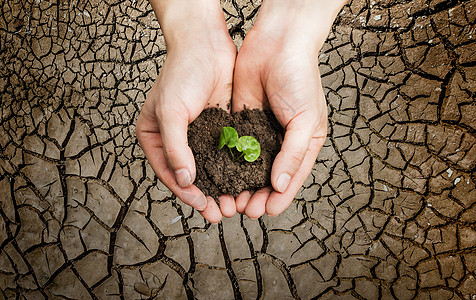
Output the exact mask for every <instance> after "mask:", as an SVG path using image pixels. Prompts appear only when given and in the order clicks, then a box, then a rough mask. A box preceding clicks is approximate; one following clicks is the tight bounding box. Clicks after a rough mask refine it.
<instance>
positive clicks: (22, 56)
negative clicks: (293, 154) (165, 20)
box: [0, 0, 476, 299]
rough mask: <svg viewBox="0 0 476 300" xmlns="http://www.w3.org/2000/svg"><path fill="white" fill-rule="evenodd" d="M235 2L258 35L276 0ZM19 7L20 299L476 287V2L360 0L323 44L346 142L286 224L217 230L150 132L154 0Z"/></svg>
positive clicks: (10, 237) (8, 188)
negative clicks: (186, 197)
mask: <svg viewBox="0 0 476 300" xmlns="http://www.w3.org/2000/svg"><path fill="white" fill-rule="evenodd" d="M223 4H224V7H225V14H226V18H227V21H228V23H229V24H230V32H232V34H233V37H234V40H235V42H236V43H237V45H240V44H241V41H242V39H243V36H244V34H245V33H246V32H247V31H248V30H249V29H250V27H251V24H252V22H253V20H254V18H255V16H256V12H257V10H258V7H259V4H260V2H259V1H251V0H249V1H244V0H243V1H236V0H233V1H229V0H227V1H224V3H223ZM0 7H1V17H0V59H1V60H0V90H1V94H0V95H1V104H0V109H1V114H0V116H1V119H0V124H1V125H0V197H1V205H0V288H1V290H2V291H3V293H4V295H5V296H6V297H7V298H12V299H13V298H17V299H25V298H26V299H42V298H47V297H48V298H51V299H56V298H58V299H73V298H74V299H90V298H92V299H118V298H122V299H140V298H158V299H185V298H190V299H192V298H197V299H233V298H236V299H241V298H243V299H254V298H260V299H292V298H294V299H310V298H316V299H474V297H475V296H473V294H476V277H475V275H476V271H475V270H476V224H475V219H476V204H475V203H476V189H475V182H476V177H475V161H476V145H475V139H476V131H475V130H476V105H475V99H474V97H475V92H476V85H475V80H476V70H475V68H476V63H475V62H476V61H475V59H476V54H475V47H476V44H475V36H476V30H475V25H474V24H475V18H476V3H475V1H461V0H446V1H445V0H435V1H433V0H431V1H430V0H427V1H425V0H417V1H407V0H386V1H377V0H375V1H364V0H356V1H352V3H351V4H350V5H349V6H347V7H345V8H344V10H343V13H342V14H341V15H340V16H339V18H338V20H337V21H336V23H335V26H334V28H333V30H332V33H331V34H330V35H329V38H328V40H327V42H326V44H325V46H324V48H323V49H322V51H321V53H320V54H319V55H320V61H321V65H320V68H321V72H322V77H323V85H324V86H325V92H326V95H327V99H328V106H329V112H330V115H329V119H330V122H329V136H328V140H327V142H326V144H325V146H324V148H323V150H322V151H321V153H320V154H319V158H318V161H317V162H316V165H315V167H314V169H313V171H312V174H311V175H310V177H309V178H308V180H307V181H306V183H305V185H304V188H303V189H302V191H301V192H300V193H299V194H298V195H297V197H296V200H295V201H294V202H293V203H292V205H291V206H290V207H289V209H288V210H287V211H286V212H284V213H283V214H282V215H280V216H278V217H276V218H272V219H271V218H268V217H263V218H260V219H259V220H257V221H251V220H249V219H248V218H247V217H243V216H240V215H236V216H235V217H233V218H231V219H225V220H223V222H222V223H221V224H218V225H210V224H207V223H206V222H204V220H203V218H202V217H201V216H200V215H199V214H197V213H196V212H193V211H192V210H191V209H190V208H189V207H186V206H184V205H182V204H181V203H180V202H179V201H177V200H176V199H175V197H174V196H173V195H172V194H171V193H170V192H169V191H168V190H167V189H166V188H165V187H164V186H163V185H162V184H161V183H160V182H158V181H157V179H156V178H155V177H154V174H153V172H152V170H151V168H150V167H149V165H148V163H147V161H146V160H145V158H144V155H143V153H142V152H141V149H140V147H139V145H138V143H137V140H136V138H135V136H134V124H135V120H136V118H137V116H138V113H139V109H140V107H141V105H142V103H143V102H144V99H145V95H146V92H147V91H148V89H149V88H150V87H151V85H152V83H153V82H154V80H155V78H156V77H157V73H158V72H159V71H160V68H161V65H162V63H163V60H164V57H165V45H164V40H163V36H162V35H161V32H160V30H159V26H158V23H157V21H156V19H155V16H154V14H153V12H152V10H151V8H150V6H149V5H148V3H147V1H144V0H132V1H123V2H121V1H116V0H106V1H97V0H80V1H76V0H73V1H70V2H68V1H55V0H53V1H51V2H49V1H46V0H34V1H25V0H12V1H3V2H2V4H1V6H0ZM0 294H2V293H1V292H0ZM0 298H2V296H0Z"/></svg>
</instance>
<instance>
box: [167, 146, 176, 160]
mask: <svg viewBox="0 0 476 300" xmlns="http://www.w3.org/2000/svg"><path fill="white" fill-rule="evenodd" d="M164 156H165V158H166V159H167V160H168V159H174V158H175V157H179V156H180V151H179V150H178V149H175V148H170V147H169V148H167V147H165V146H164Z"/></svg>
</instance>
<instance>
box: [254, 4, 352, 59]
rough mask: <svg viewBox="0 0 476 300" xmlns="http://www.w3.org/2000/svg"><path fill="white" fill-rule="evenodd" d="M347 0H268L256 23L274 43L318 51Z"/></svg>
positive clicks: (261, 9)
mask: <svg viewBox="0 0 476 300" xmlns="http://www.w3.org/2000/svg"><path fill="white" fill-rule="evenodd" d="M346 2H347V0H264V1H263V4H262V6H261V8H260V12H259V15H258V17H257V20H256V23H255V26H254V27H253V29H256V31H257V32H260V33H261V34H263V35H266V36H268V37H270V38H271V39H272V40H274V42H276V43H280V44H290V45H293V47H304V48H307V49H308V50H309V51H312V52H314V53H315V52H317V51H319V50H320V48H321V47H322V45H323V44H324V42H325V40H326V38H327V35H328V34H329V30H330V28H331V27H332V24H333V22H334V19H335V18H336V16H337V14H338V13H339V11H340V9H341V8H342V6H343V5H344V4H345V3H346Z"/></svg>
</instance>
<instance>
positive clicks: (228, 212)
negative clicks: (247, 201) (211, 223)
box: [218, 195, 236, 218]
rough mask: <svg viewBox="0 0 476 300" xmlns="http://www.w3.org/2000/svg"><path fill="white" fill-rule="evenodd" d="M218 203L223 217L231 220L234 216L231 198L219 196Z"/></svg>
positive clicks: (234, 211) (233, 202)
mask: <svg viewBox="0 0 476 300" xmlns="http://www.w3.org/2000/svg"><path fill="white" fill-rule="evenodd" d="M218 202H219V203H220V211H221V213H222V214H223V215H224V216H225V217H227V218H231V217H233V216H234V215H235V214H236V205H235V201H234V199H233V196H231V195H221V196H220V197H218Z"/></svg>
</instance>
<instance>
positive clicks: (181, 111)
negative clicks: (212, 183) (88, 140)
mask: <svg viewBox="0 0 476 300" xmlns="http://www.w3.org/2000/svg"><path fill="white" fill-rule="evenodd" d="M151 3H152V6H153V7H154V10H155V12H156V14H157V16H158V18H159V21H160V24H161V27H162V30H163V32H164V36H165V40H166V43H167V58H166V60H165V62H164V64H163V67H162V69H161V71H160V74H159V76H158V78H157V81H156V82H155V84H154V85H153V87H152V88H151V90H150V91H149V93H148V94H147V98H146V101H145V103H144V106H143V107H142V110H141V113H140V115H139V118H138V120H137V125H136V135H137V139H138V140H139V143H140V145H141V147H142V149H143V150H144V153H145V155H146V157H147V159H148V160H149V163H150V165H151V166H152V168H153V170H154V172H155V174H157V176H158V177H159V179H160V181H162V183H164V184H165V185H166V186H167V187H168V188H169V189H170V190H171V191H172V192H173V193H174V194H175V195H177V196H178V197H179V198H180V199H181V200H182V201H183V202H184V203H186V204H188V205H190V206H192V207H194V208H195V209H197V210H198V211H200V213H201V214H202V215H203V217H204V218H206V219H207V220H208V221H210V222H212V223H217V222H219V221H220V220H221V218H222V214H223V215H226V216H232V215H234V214H235V212H236V207H235V204H234V202H233V198H230V197H221V198H220V208H218V205H217V204H216V202H215V201H214V199H212V198H211V197H205V195H204V194H203V193H202V192H201V191H200V190H199V189H198V188H197V187H196V186H195V185H193V184H192V183H193V181H194V179H195V173H196V169H195V161H194V157H193V154H192V151H191V149H190V148H189V146H188V144H187V126H188V124H190V123H191V122H192V121H193V120H194V119H195V118H197V117H198V115H199V114H200V113H201V112H202V110H203V109H204V108H206V107H216V106H217V105H219V106H220V107H221V108H223V109H225V110H227V102H228V101H229V100H230V98H231V92H232V78H233V68H234V64H235V58H236V47H235V45H234V43H233V41H232V40H231V37H230V35H229V34H228V31H227V27H226V24H225V20H224V16H223V13H222V10H221V7H220V4H219V2H218V1H215V2H210V1H208V0H206V1H203V0H197V1H195V0H194V1H188V0H186V1H183V0H174V1H163V2H160V1H155V2H154V1H151ZM220 210H221V211H220Z"/></svg>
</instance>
